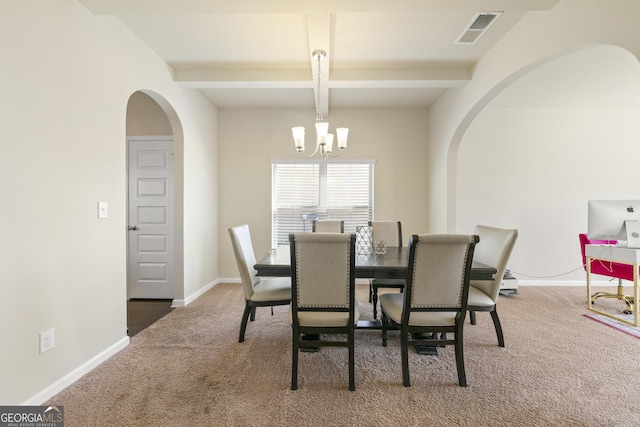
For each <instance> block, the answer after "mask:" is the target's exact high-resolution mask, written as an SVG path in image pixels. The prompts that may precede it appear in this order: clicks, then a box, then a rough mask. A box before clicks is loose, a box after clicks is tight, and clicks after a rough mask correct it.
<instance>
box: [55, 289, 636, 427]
mask: <svg viewBox="0 0 640 427" xmlns="http://www.w3.org/2000/svg"><path fill="white" fill-rule="evenodd" d="M367 297H368V286H364V285H358V289H357V299H358V303H359V305H360V309H361V318H365V319H366V318H371V317H372V316H371V305H370V304H369V303H368V302H367ZM597 304H602V306H603V307H604V306H607V305H608V306H609V307H610V308H611V309H612V310H617V309H618V307H617V306H616V305H615V302H613V301H603V302H602V303H599V302H598V303H597ZM243 305H244V301H243V296H242V289H241V285H240V284H219V285H217V286H215V287H214V288H213V289H211V290H209V291H208V292H206V293H205V294H204V295H202V296H201V297H200V298H198V299H197V300H196V301H194V302H193V303H191V304H190V305H188V306H187V307H181V308H177V309H174V310H173V311H172V312H171V313H169V314H168V315H166V316H164V317H163V318H162V319H160V320H159V321H158V322H156V323H154V324H153V325H151V326H150V327H148V328H147V329H145V330H143V331H141V332H140V333H138V334H137V335H135V336H134V337H132V338H131V343H130V344H129V346H128V347H127V348H125V349H124V350H122V351H121V352H119V353H118V354H116V355H115V356H113V357H112V358H110V359H109V360H107V361H106V362H105V363H103V364H101V365H100V366H98V367H97V368H96V369H94V370H93V371H91V372H89V373H88V374H87V375H85V376H84V377H83V378H81V379H80V380H78V381H77V382H76V383H74V384H73V385H71V386H70V387H68V388H67V389H65V390H63V391H62V392H61V393H59V394H58V395H56V396H54V397H53V398H52V399H51V400H50V402H48V403H49V404H54V405H64V410H65V426H66V427H74V426H83V427H85V426H114V425H118V426H149V425H154V426H217V425H224V426H285V425H286V426H295V425H309V426H399V425H402V426H422V425H431V426H638V425H640V400H639V399H638V398H637V396H640V376H639V375H638V374H637V373H636V372H635V368H636V367H638V366H640V351H639V350H640V340H638V339H637V338H635V337H633V336H631V335H628V334H625V333H623V332H620V331H618V330H616V329H614V328H611V327H608V326H606V325H603V324H601V323H599V322H594V321H593V320H590V319H588V318H586V317H585V316H583V314H585V313H588V310H587V309H586V291H585V288H583V287H521V288H520V291H519V293H518V294H516V295H514V296H508V297H500V301H499V303H498V312H499V315H500V318H501V320H502V324H503V328H504V335H505V343H506V347H505V348H500V347H498V346H497V339H496V335H495V331H494V329H493V324H492V322H491V317H490V316H489V314H488V313H477V325H470V324H469V323H468V320H467V323H466V325H465V337H464V342H465V351H464V353H465V363H466V373H467V381H468V383H469V386H468V387H466V388H462V387H459V386H458V383H457V375H456V367H455V357H454V351H453V347H447V348H440V349H439V354H438V356H421V355H419V354H417V353H416V352H415V351H413V350H412V351H410V354H409V365H410V373H411V387H409V388H405V387H403V386H402V374H401V368H400V348H399V337H398V334H397V332H391V333H390V336H389V345H388V347H382V346H381V342H380V332H379V331H371V330H361V331H357V332H356V354H355V363H356V368H355V372H356V391H354V392H349V391H348V372H347V352H346V350H345V349H343V348H323V349H322V350H321V351H320V352H318V353H303V354H301V355H300V372H299V387H300V388H299V390H297V391H291V390H290V380H291V328H290V325H289V322H288V307H275V309H274V315H273V316H271V313H270V310H269V309H268V308H262V309H258V312H257V316H256V321H255V322H250V323H249V325H248V327H247V333H246V337H245V342H244V343H238V329H239V324H240V316H241V313H242V308H243ZM622 308H623V307H622ZM622 308H620V310H621V309H622Z"/></svg>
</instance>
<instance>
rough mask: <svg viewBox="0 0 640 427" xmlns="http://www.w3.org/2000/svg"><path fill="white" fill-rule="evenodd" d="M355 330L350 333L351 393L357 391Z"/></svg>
mask: <svg viewBox="0 0 640 427" xmlns="http://www.w3.org/2000/svg"><path fill="white" fill-rule="evenodd" d="M354 347H355V329H351V331H350V332H349V391H354V390H355V389H356V375H355V354H354V353H355V351H354Z"/></svg>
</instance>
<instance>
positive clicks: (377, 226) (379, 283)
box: [369, 221, 404, 319]
mask: <svg viewBox="0 0 640 427" xmlns="http://www.w3.org/2000/svg"><path fill="white" fill-rule="evenodd" d="M369 226H370V227H371V242H372V243H373V242H377V241H380V240H381V241H383V242H385V243H386V245H387V246H398V247H401V246H402V225H401V223H400V221H397V222H394V221H369ZM380 288H390V289H400V291H402V289H403V288H404V279H369V302H370V303H372V304H373V318H374V319H377V318H378V289H380Z"/></svg>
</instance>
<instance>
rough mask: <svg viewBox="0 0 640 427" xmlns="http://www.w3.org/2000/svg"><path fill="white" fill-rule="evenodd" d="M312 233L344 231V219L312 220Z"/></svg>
mask: <svg viewBox="0 0 640 427" xmlns="http://www.w3.org/2000/svg"><path fill="white" fill-rule="evenodd" d="M312 231H313V232H314V233H344V221H317V220H316V221H313V225H312Z"/></svg>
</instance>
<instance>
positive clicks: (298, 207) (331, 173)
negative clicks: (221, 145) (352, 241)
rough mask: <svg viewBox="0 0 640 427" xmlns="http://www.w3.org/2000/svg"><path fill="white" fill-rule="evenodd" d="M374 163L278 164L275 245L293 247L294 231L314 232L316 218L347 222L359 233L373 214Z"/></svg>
mask: <svg viewBox="0 0 640 427" xmlns="http://www.w3.org/2000/svg"><path fill="white" fill-rule="evenodd" d="M373 165H374V161H373V160H362V161H354V160H349V161H342V162H339V161H335V160H334V161H323V160H315V161H313V160H312V161H300V160H295V161H287V160H273V161H272V162H271V167H272V192H271V197H272V201H271V211H272V218H271V229H272V230H271V244H272V246H273V247H274V248H276V247H277V246H278V245H282V244H288V243H289V233H302V232H305V231H307V232H309V231H311V229H312V225H313V220H314V219H318V220H321V221H323V220H326V221H344V232H345V233H355V231H356V227H357V226H359V225H367V223H368V222H369V221H370V220H371V219H372V216H373Z"/></svg>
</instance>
